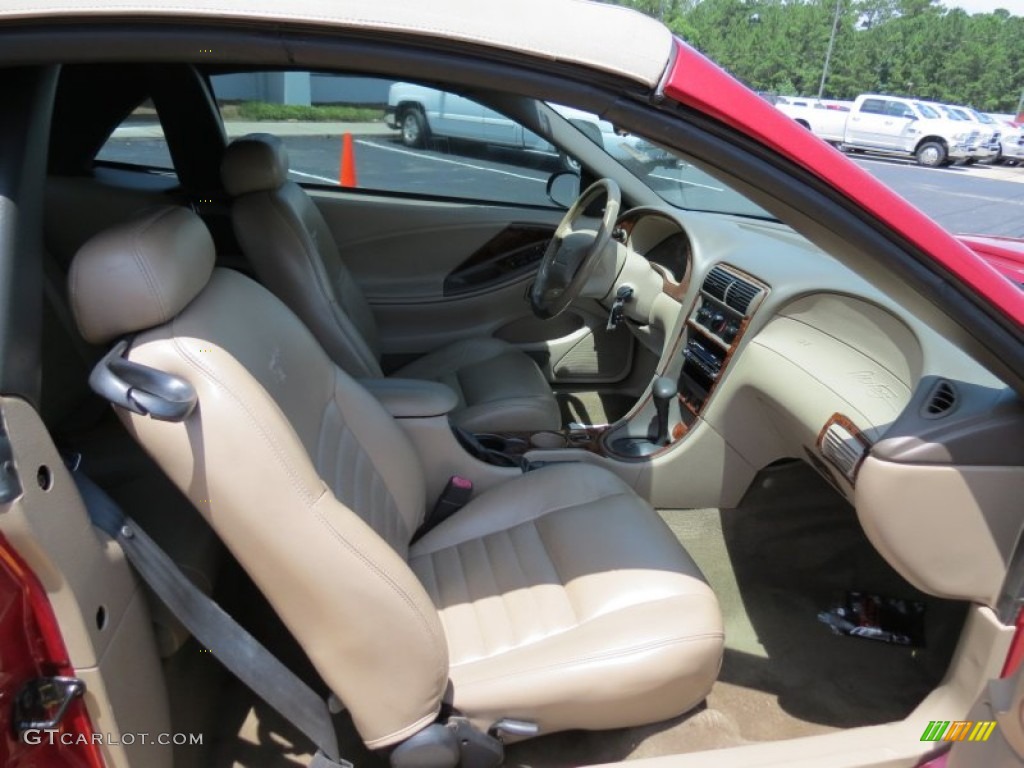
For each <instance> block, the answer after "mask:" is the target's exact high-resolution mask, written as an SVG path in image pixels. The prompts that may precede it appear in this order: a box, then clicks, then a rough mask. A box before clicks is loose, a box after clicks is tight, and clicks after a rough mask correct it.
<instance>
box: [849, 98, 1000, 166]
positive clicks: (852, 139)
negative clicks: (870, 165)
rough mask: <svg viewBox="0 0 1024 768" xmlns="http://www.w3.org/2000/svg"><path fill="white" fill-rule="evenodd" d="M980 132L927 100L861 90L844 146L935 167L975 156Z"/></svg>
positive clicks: (852, 113)
mask: <svg viewBox="0 0 1024 768" xmlns="http://www.w3.org/2000/svg"><path fill="white" fill-rule="evenodd" d="M980 137H981V132H980V131H979V130H977V129H975V128H974V127H973V126H972V125H969V124H967V123H966V121H961V120H954V119H951V118H949V117H943V115H942V114H941V113H940V112H939V111H938V110H937V109H936V108H935V107H933V106H932V105H929V104H928V103H926V102H922V101H918V100H914V99H904V98H899V97H896V96H882V95H874V94H862V95H860V96H858V97H857V99H856V101H855V102H854V106H853V108H852V109H851V111H850V114H849V116H848V117H847V120H846V128H845V133H844V138H843V147H844V148H847V149H855V150H861V151H864V152H874V153H884V154H892V155H900V156H904V157H908V156H909V157H914V158H916V159H917V162H918V163H919V164H920V165H924V166H928V167H932V168H934V167H938V166H942V165H948V164H949V163H952V162H954V161H958V160H959V161H966V160H969V159H971V158H977V157H978V153H979V151H980V150H979V147H980Z"/></svg>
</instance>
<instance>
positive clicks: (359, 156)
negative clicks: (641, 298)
mask: <svg viewBox="0 0 1024 768" xmlns="http://www.w3.org/2000/svg"><path fill="white" fill-rule="evenodd" d="M211 81H212V84H213V91H214V95H215V96H216V99H217V104H218V106H219V108H220V112H221V116H222V117H223V119H224V127H225V129H226V131H227V135H228V138H229V139H234V138H237V137H239V136H244V135H245V134H247V133H271V134H274V135H276V136H278V137H279V138H280V139H281V140H282V141H283V142H284V145H285V148H286V149H287V150H288V157H289V164H290V174H291V178H292V180H293V181H296V182H299V183H309V184H326V185H338V184H341V183H342V181H343V179H342V177H343V176H344V177H345V178H344V182H345V184H346V185H351V186H356V187H359V188H361V189H367V190H372V191H378V192H396V193H403V194H411V195H421V196H427V197H447V198H464V199H472V200H479V201H483V202H491V203H511V204H520V205H538V206H545V207H551V206H552V205H553V204H552V202H551V200H550V199H549V198H548V196H547V193H546V184H547V181H548V178H549V177H550V176H551V174H552V173H553V172H554V171H556V170H560V169H562V168H569V169H572V168H575V167H578V166H576V165H575V161H573V160H572V159H571V158H569V157H566V156H565V155H564V154H562V153H560V152H558V151H557V150H556V149H555V148H554V147H553V146H552V145H551V144H549V143H548V142H547V141H545V140H544V139H542V138H541V137H540V136H538V135H537V134H535V133H533V132H531V131H530V130H528V129H527V128H525V127H524V126H522V125H520V124H519V123H517V122H516V121H514V120H512V119H510V118H508V117H506V116H505V115H502V114H501V113H499V112H496V111H495V110H493V109H490V108H488V107H485V106H484V105H482V104H478V103H476V102H475V101H473V100H471V99H468V98H466V97H465V96H461V95H459V94H455V93H448V92H446V91H441V90H437V89H435V88H430V87H427V86H422V85H416V84H413V83H406V82H396V81H394V80H388V79H383V78H370V77H357V76H350V75H333V74H320V73H315V72H313V73H311V72H245V73H234V74H228V75H216V76H214V77H213V78H211ZM346 137H351V140H350V141H349V139H347V138H346ZM347 143H349V144H350V146H351V153H349V152H346V150H345V146H346V144H347ZM353 182H354V183H353Z"/></svg>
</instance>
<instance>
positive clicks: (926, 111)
mask: <svg viewBox="0 0 1024 768" xmlns="http://www.w3.org/2000/svg"><path fill="white" fill-rule="evenodd" d="M914 106H915V107H917V108H918V110H919V111H920V112H921V114H922V115H924V116H925V117H927V118H931V119H932V120H938V119H939V118H940V115H939V113H938V112H936V111H935V110H934V109H932V108H931V107H929V106H928V105H927V104H922V103H921V102H919V101H916V102H914Z"/></svg>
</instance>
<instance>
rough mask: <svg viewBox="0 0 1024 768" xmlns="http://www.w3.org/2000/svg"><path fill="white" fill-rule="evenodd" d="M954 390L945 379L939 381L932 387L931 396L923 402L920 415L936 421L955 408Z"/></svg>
mask: <svg viewBox="0 0 1024 768" xmlns="http://www.w3.org/2000/svg"><path fill="white" fill-rule="evenodd" d="M956 401H957V394H956V388H955V387H954V386H953V384H952V383H950V382H949V381H947V380H946V379H940V380H939V381H938V382H936V384H935V386H934V387H932V391H931V394H929V395H928V399H927V400H926V401H925V404H924V408H923V409H922V412H921V415H922V416H924V417H925V418H926V419H938V418H941V417H943V416H945V415H946V414H947V413H949V412H950V411H952V410H953V409H954V408H956Z"/></svg>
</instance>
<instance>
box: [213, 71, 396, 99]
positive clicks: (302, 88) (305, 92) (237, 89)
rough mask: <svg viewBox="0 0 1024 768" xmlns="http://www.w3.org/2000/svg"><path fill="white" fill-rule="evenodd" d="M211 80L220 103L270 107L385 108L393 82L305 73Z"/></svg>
mask: <svg viewBox="0 0 1024 768" xmlns="http://www.w3.org/2000/svg"><path fill="white" fill-rule="evenodd" d="M211 80H212V82H213V91H214V93H215V94H216V96H217V98H218V99H219V100H222V101H266V102H270V103H272V104H274V103H276V104H337V103H341V104H386V103H387V101H388V88H390V87H391V83H392V82H393V81H392V80H382V79H379V78H373V77H356V76H349V75H325V74H316V73H314V74H310V73H308V72H242V73H239V74H233V75H215V76H214V77H212V78H211Z"/></svg>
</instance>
